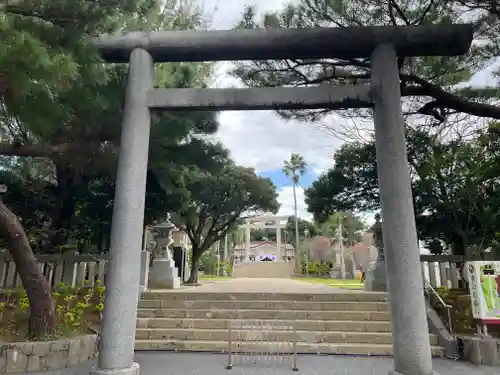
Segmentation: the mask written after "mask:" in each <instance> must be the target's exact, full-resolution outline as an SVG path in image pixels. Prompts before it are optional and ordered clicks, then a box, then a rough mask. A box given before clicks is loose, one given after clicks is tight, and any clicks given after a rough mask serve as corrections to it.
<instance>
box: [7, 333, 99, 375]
mask: <svg viewBox="0 0 500 375" xmlns="http://www.w3.org/2000/svg"><path fill="white" fill-rule="evenodd" d="M96 354H97V336H96V335H83V336H78V337H73V338H69V339H61V340H55V341H39V342H17V343H8V344H0V374H6V373H15V372H20V373H24V372H30V371H40V370H52V369H62V368H66V367H69V366H73V365H76V364H78V363H80V362H84V361H87V360H89V359H91V358H94V357H95V355H96Z"/></svg>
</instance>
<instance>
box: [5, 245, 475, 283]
mask: <svg viewBox="0 0 500 375" xmlns="http://www.w3.org/2000/svg"><path fill="white" fill-rule="evenodd" d="M142 255H143V256H142V265H141V286H143V287H144V288H147V282H148V269H149V267H148V266H149V253H148V252H147V251H143V252H142ZM37 259H38V261H39V266H40V269H41V270H42V272H43V274H44V275H45V277H46V278H47V281H48V282H49V283H50V285H51V286H56V285H57V284H59V283H61V282H63V283H64V284H66V285H71V286H73V287H75V286H84V285H87V286H94V285H95V283H96V281H97V280H100V281H101V282H103V283H104V282H105V275H106V263H107V255H90V254H83V255H75V254H62V255H53V254H40V255H37ZM420 260H421V266H422V274H423V276H424V277H425V278H426V279H427V280H428V281H429V283H430V284H431V285H432V287H434V288H437V287H442V286H446V287H449V288H458V287H459V281H460V279H461V278H462V276H461V275H460V272H459V270H458V269H457V267H456V264H457V263H463V262H464V257H463V256H458V255H421V256H420ZM467 260H482V259H479V258H477V259H476V258H474V259H467ZM21 286H22V283H21V279H20V278H19V274H18V273H17V270H16V266H15V264H14V262H13V260H12V258H11V256H10V254H9V253H7V252H0V289H10V288H18V287H21Z"/></svg>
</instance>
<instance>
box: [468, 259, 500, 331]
mask: <svg viewBox="0 0 500 375" xmlns="http://www.w3.org/2000/svg"><path fill="white" fill-rule="evenodd" d="M465 266H466V267H467V277H468V279H469V293H470V299H471V305H472V315H473V317H474V318H475V319H478V320H481V321H482V322H483V323H485V324H500V296H499V294H500V293H499V292H500V262H498V261H490V262H488V261H477V262H467V263H466V264H465Z"/></svg>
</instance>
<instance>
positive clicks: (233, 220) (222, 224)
mask: <svg viewBox="0 0 500 375" xmlns="http://www.w3.org/2000/svg"><path fill="white" fill-rule="evenodd" d="M185 184H186V185H185V186H186V188H187V191H189V200H188V201H187V202H186V205H185V207H184V208H182V209H181V210H178V211H177V215H174V216H173V219H174V220H175V222H176V224H177V225H178V226H179V227H181V228H183V229H184V230H185V231H186V233H187V235H188V236H189V239H190V240H191V245H192V251H193V257H192V272H191V276H190V279H189V282H191V283H195V282H197V270H198V264H199V259H200V256H201V255H202V254H203V253H204V252H205V251H206V250H207V249H209V248H210V246H211V245H212V244H213V243H214V242H216V241H218V240H220V239H222V238H224V236H225V235H226V233H230V232H231V231H232V230H234V229H235V228H236V227H237V224H238V220H239V219H240V218H241V217H242V216H243V215H247V214H258V213H264V212H273V213H275V212H277V211H278V208H279V204H278V201H277V193H276V187H275V186H274V185H273V183H272V182H271V180H269V179H267V178H262V177H259V176H257V175H256V174H255V171H254V170H253V169H251V168H243V167H237V166H234V165H232V164H231V163H229V164H228V165H226V166H224V167H223V168H222V169H221V170H219V171H217V173H214V174H211V173H207V172H202V171H189V172H187V173H186V174H185Z"/></svg>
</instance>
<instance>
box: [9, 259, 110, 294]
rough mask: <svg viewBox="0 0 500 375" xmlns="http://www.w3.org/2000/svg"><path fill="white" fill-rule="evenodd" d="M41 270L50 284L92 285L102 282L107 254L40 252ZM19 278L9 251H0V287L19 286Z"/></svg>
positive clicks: (20, 283)
mask: <svg viewBox="0 0 500 375" xmlns="http://www.w3.org/2000/svg"><path fill="white" fill-rule="evenodd" d="M37 259H38V262H39V263H38V264H39V266H40V269H41V271H42V272H43V274H44V275H45V277H46V278H47V281H48V282H49V283H50V285H51V286H56V285H57V284H59V283H61V282H62V283H64V284H66V285H71V286H73V287H75V286H83V285H88V286H94V285H95V283H96V281H97V280H100V281H101V282H103V283H104V276H105V273H106V262H107V255H75V254H62V255H53V254H40V255H37ZM21 286H22V282H21V279H20V277H19V274H18V273H17V270H16V265H15V264H14V262H13V260H12V257H11V256H10V254H9V253H4V252H3V253H0V288H4V289H10V288H20V287H21Z"/></svg>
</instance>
